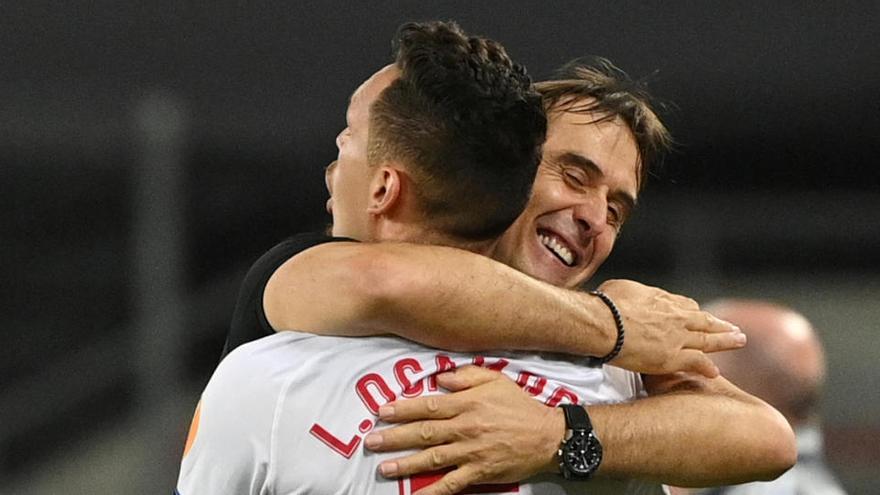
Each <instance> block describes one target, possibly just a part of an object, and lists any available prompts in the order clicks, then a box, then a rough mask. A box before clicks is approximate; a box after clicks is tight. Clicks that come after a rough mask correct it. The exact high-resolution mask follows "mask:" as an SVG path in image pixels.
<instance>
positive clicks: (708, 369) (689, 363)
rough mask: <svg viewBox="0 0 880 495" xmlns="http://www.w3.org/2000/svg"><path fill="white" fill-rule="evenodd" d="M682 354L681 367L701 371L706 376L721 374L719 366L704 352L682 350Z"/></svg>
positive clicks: (711, 376)
mask: <svg viewBox="0 0 880 495" xmlns="http://www.w3.org/2000/svg"><path fill="white" fill-rule="evenodd" d="M681 355H682V361H683V362H682V366H681V367H680V369H682V370H685V371H692V372H694V373H699V374H701V375H703V376H705V377H706V378H715V377H717V376H718V375H719V371H718V367H717V366H715V363H713V362H712V360H711V359H709V358H708V356H706V355H705V354H703V353H702V352H700V351H694V350H684V351H681Z"/></svg>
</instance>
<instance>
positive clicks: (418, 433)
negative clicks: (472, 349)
mask: <svg viewBox="0 0 880 495" xmlns="http://www.w3.org/2000/svg"><path fill="white" fill-rule="evenodd" d="M437 383H438V384H440V386H442V387H443V388H445V389H448V390H450V391H452V392H454V393H452V394H449V395H432V396H427V397H419V398H414V399H407V400H400V401H396V402H391V403H389V404H387V405H385V406H382V407H381V408H380V409H379V417H380V418H381V419H383V420H385V421H387V422H390V423H406V424H404V425H401V426H396V427H394V428H389V429H385V430H381V431H374V432H373V433H370V435H368V436H367V438H366V439H365V445H366V447H367V448H369V449H370V450H374V451H379V452H386V451H395V450H404V449H413V448H424V449H425V450H422V451H421V452H418V453H415V454H412V455H409V456H407V457H402V458H398V459H393V460H390V461H385V462H383V463H382V464H381V465H380V467H379V469H380V472H382V474H383V475H385V476H387V477H404V476H409V475H413V474H417V473H423V472H427V471H435V470H438V469H442V468H446V467H450V466H457V467H455V469H453V470H452V471H450V472H448V473H446V474H445V475H444V476H443V477H442V478H441V479H440V480H439V481H437V482H436V483H434V484H432V485H431V486H429V487H427V488H425V489H423V490H420V491H419V492H418V495H451V494H453V493H458V492H460V491H462V490H463V489H464V488H465V487H467V486H469V485H473V484H481V483H505V482H513V481H520V480H523V479H525V478H528V477H530V476H532V475H534V474H537V473H539V472H541V471H544V470H549V469H553V468H555V465H556V464H555V461H554V458H555V457H554V456H555V455H556V451H557V450H558V449H559V443H560V442H561V441H562V438H563V436H564V433H565V419H564V418H563V416H562V411H561V410H559V409H558V408H555V407H547V406H544V405H543V404H541V403H540V402H538V401H536V400H534V399H533V398H532V397H531V396H529V395H528V393H526V392H524V391H523V390H522V389H521V388H520V387H518V386H517V385H516V384H515V383H514V382H513V381H512V380H510V379H508V378H507V377H505V376H504V375H502V374H501V373H498V372H495V371H491V370H487V369H484V368H479V367H476V366H466V367H463V368H461V369H458V370H456V371H453V372H448V373H443V374H440V375H438V376H437Z"/></svg>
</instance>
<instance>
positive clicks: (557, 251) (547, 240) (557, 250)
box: [538, 230, 577, 267]
mask: <svg viewBox="0 0 880 495" xmlns="http://www.w3.org/2000/svg"><path fill="white" fill-rule="evenodd" d="M538 240H539V241H540V242H541V244H543V245H544V247H545V248H547V250H548V251H550V252H551V253H553V255H554V256H556V258H558V259H559V261H561V262H562V263H563V264H564V265H565V266H568V267H572V266H574V264H575V261H577V260H576V258H575V255H574V253H573V252H572V250H571V249H570V248H569V247H568V245H567V244H566V242H565V240H564V239H562V238H561V237H559V236H557V235H555V234H553V233H552V232H549V231H546V230H539V231H538Z"/></svg>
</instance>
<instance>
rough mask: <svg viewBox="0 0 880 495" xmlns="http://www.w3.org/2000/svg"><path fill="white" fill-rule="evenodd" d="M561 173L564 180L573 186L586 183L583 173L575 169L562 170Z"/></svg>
mask: <svg viewBox="0 0 880 495" xmlns="http://www.w3.org/2000/svg"><path fill="white" fill-rule="evenodd" d="M563 175H564V176H565V180H566V181H568V182H569V183H570V184H572V185H574V186H577V187H583V186H584V185H586V183H587V179H586V178H585V177H584V176H583V174H581V173H579V172H578V171H576V170H571V169H568V170H565V171H564V172H563Z"/></svg>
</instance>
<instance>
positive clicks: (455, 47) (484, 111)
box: [369, 21, 547, 240]
mask: <svg viewBox="0 0 880 495" xmlns="http://www.w3.org/2000/svg"><path fill="white" fill-rule="evenodd" d="M394 47H395V56H394V59H395V64H396V66H397V67H398V69H399V70H400V77H399V78H398V79H396V80H395V81H394V82H392V83H391V85H389V87H388V88H386V89H385V90H384V91H383V92H382V93H381V94H380V95H379V97H378V98H377V100H376V101H375V102H374V103H373V105H372V107H371V108H370V137H369V162H370V164H373V165H375V164H377V163H380V162H382V161H385V160H391V159H393V160H399V161H400V162H401V163H402V164H403V165H404V166H405V167H407V171H408V172H409V173H410V175H411V176H412V177H413V179H414V180H415V181H416V182H417V187H416V188H415V194H416V196H417V198H418V200H419V208H421V210H422V213H423V214H424V216H425V219H426V221H427V224H428V225H429V226H430V227H432V228H434V229H436V230H438V231H440V232H443V233H445V234H447V235H451V236H454V237H457V238H460V239H466V240H484V239H489V238H491V237H494V236H498V235H500V234H501V233H502V232H503V231H504V230H506V229H507V228H508V227H509V226H510V225H511V224H512V223H513V221H514V220H515V219H516V217H517V216H518V215H519V214H520V213H521V212H522V210H523V209H524V208H525V205H526V202H527V201H528V198H529V194H530V193H531V188H532V183H533V182H534V179H535V173H536V171H537V167H538V164H539V162H540V158H541V145H542V144H543V142H544V139H545V137H546V131H547V120H546V117H545V116H544V111H543V106H542V105H543V104H542V100H541V96H540V95H539V94H538V93H537V92H536V91H535V90H534V89H533V88H532V86H531V79H530V78H529V76H528V74H527V73H526V70H525V68H524V67H522V66H521V65H519V64H515V63H513V62H512V61H511V60H510V57H508V55H507V53H506V51H505V50H504V47H503V46H501V45H500V44H499V43H497V42H495V41H493V40H490V39H487V38H483V37H473V36H468V35H466V34H465V33H464V32H463V31H462V30H461V28H460V27H458V25H457V24H455V23H454V22H439V21H433V22H424V23H407V24H404V25H403V26H401V27H400V29H399V30H398V32H397V37H396V40H395V43H394Z"/></svg>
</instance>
